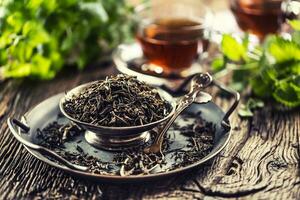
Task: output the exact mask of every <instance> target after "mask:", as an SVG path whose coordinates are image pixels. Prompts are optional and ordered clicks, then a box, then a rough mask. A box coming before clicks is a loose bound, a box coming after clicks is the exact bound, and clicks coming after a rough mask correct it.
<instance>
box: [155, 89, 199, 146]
mask: <svg viewBox="0 0 300 200" xmlns="http://www.w3.org/2000/svg"><path fill="white" fill-rule="evenodd" d="M190 99H191V98H190V95H189V94H187V95H185V96H184V97H183V98H182V99H181V100H180V102H179V104H178V106H177V108H176V111H175V113H174V115H173V116H172V117H171V118H170V119H169V121H168V122H167V124H166V125H165V126H164V128H163V130H162V131H161V132H160V133H159V135H158V136H157V137H156V138H155V141H154V142H153V145H158V146H159V147H161V146H162V142H163V138H164V135H165V133H166V132H167V131H168V130H169V128H170V127H171V125H172V124H173V122H174V121H175V120H176V119H177V117H178V116H179V115H180V114H181V113H182V112H183V111H184V109H186V108H187V107H188V106H190V105H191V104H192V103H193V101H191V100H190ZM160 149H161V148H160Z"/></svg>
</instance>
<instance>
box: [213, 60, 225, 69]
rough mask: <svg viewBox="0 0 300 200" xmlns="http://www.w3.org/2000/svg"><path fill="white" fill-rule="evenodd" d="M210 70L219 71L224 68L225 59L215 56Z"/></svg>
mask: <svg viewBox="0 0 300 200" xmlns="http://www.w3.org/2000/svg"><path fill="white" fill-rule="evenodd" d="M211 67H212V70H213V71H214V72H218V71H221V70H222V69H224V68H225V61H224V58H223V57H222V58H216V59H214V60H213V62H212V64H211Z"/></svg>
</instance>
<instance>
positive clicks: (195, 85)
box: [144, 73, 212, 158]
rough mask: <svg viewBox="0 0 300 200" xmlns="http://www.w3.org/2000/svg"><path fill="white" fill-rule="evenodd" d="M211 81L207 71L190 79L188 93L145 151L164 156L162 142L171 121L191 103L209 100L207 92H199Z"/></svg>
mask: <svg viewBox="0 0 300 200" xmlns="http://www.w3.org/2000/svg"><path fill="white" fill-rule="evenodd" d="M211 82H212V77H211V76H210V75H209V74H208V73H206V74H197V75H196V76H195V77H194V78H193V79H192V80H191V84H190V90H189V93H188V94H186V95H185V96H183V97H182V98H181V99H180V100H179V102H178V104H177V107H176V110H175V113H174V114H173V116H172V117H171V118H170V119H169V120H168V122H167V123H166V125H165V126H164V127H163V129H162V131H161V132H159V133H158V134H157V136H156V138H155V140H154V142H153V143H152V144H151V145H150V146H148V147H146V148H145V149H144V152H145V153H156V154H158V153H160V154H161V156H162V158H163V157H164V155H163V153H162V143H163V140H164V135H165V134H166V132H167V131H168V129H169V128H170V126H171V125H172V124H173V122H174V121H175V120H176V118H177V117H178V116H179V115H180V113H181V112H183V111H184V110H185V109H186V108H187V107H188V106H190V105H191V104H192V103H194V102H197V103H207V102H209V101H211V99H212V97H211V96H210V95H209V94H207V93H204V92H201V90H203V89H204V88H206V87H207V86H209V84H210V83H211Z"/></svg>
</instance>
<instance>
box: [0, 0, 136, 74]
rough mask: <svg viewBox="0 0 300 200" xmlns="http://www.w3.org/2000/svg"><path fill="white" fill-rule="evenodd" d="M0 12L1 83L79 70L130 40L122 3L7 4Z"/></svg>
mask: <svg viewBox="0 0 300 200" xmlns="http://www.w3.org/2000/svg"><path fill="white" fill-rule="evenodd" d="M0 12H1V13H0V68H2V69H1V76H4V77H6V78H8V77H15V78H21V77H28V76H29V77H32V78H36V79H51V78H53V77H54V76H55V74H56V73H57V72H58V71H59V70H60V69H61V68H62V67H63V66H66V65H71V66H75V67H77V68H78V69H83V68H84V67H85V66H86V65H87V63H90V62H93V61H95V60H97V59H98V58H99V56H101V53H102V52H107V51H109V50H111V49H112V48H114V47H115V46H116V45H118V44H119V43H120V42H122V41H126V40H127V39H128V38H129V37H131V36H132V25H133V23H132V22H131V20H129V17H130V16H129V15H130V14H131V12H132V8H131V7H129V6H128V5H127V4H126V2H125V0H119V1H111V0H107V1H106V0H105V1H103V0H47V1H45V0H8V1H4V2H2V3H0ZM100 41H104V42H100ZM104 43H105V45H102V44H104Z"/></svg>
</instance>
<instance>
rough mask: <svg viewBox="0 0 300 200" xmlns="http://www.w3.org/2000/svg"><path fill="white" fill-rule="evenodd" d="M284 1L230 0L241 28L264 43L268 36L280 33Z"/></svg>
mask: <svg viewBox="0 0 300 200" xmlns="http://www.w3.org/2000/svg"><path fill="white" fill-rule="evenodd" d="M283 1H284V0H229V2H230V8H231V11H232V13H233V14H234V16H235V19H236V21H237V24H238V25H239V27H240V28H241V29H242V30H243V31H245V32H249V33H250V34H253V35H255V36H256V37H257V38H258V39H259V40H260V41H262V40H263V39H264V38H265V36H266V35H268V34H272V33H277V32H278V31H280V26H281V22H282V20H281V17H282V9H281V4H282V2H283Z"/></svg>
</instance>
